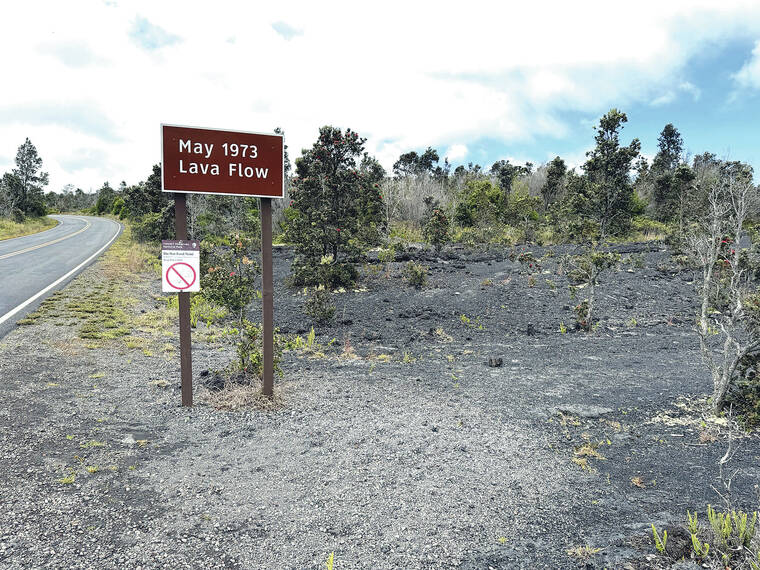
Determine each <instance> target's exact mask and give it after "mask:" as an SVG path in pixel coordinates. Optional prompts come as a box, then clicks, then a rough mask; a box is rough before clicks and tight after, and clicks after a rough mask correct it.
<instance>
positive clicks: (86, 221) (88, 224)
mask: <svg viewBox="0 0 760 570" xmlns="http://www.w3.org/2000/svg"><path fill="white" fill-rule="evenodd" d="M76 219H77V220H82V221H83V222H84V223H85V224H87V225H86V226H85V227H83V228H82V229H81V230H77V231H75V232H73V233H70V234H66V235H65V236H63V237H59V238H58V239H54V240H50V241H46V242H45V243H40V244H37V245H33V246H31V247H27V248H26V249H20V250H18V251H12V252H10V253H6V254H5V255H0V259H8V258H9V257H13V256H14V255H21V254H22V253H27V252H29V251H34V250H35V249H40V248H41V247H45V246H48V245H53V244H54V243H58V242H59V241H63V240H65V239H69V238H70V237H74V236H75V235H77V234H81V233H82V232H83V231H85V230H87V229H88V228H89V227H90V226H91V225H92V223H91V222H90V221H89V220H85V219H84V218H76Z"/></svg>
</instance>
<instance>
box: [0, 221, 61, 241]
mask: <svg viewBox="0 0 760 570" xmlns="http://www.w3.org/2000/svg"><path fill="white" fill-rule="evenodd" d="M57 225H58V221H57V220H54V219H53V218H49V217H47V216H43V217H41V218H27V219H26V220H24V221H23V222H20V223H19V222H14V221H12V220H8V219H5V218H0V241H2V240H4V239H12V238H16V237H21V236H28V235H31V234H36V233H39V232H44V231H45V230H49V229H50V228H54V227H55V226H57Z"/></svg>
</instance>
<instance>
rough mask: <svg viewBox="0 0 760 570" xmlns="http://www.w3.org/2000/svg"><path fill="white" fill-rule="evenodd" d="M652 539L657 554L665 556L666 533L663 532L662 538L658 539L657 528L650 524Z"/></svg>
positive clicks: (665, 531)
mask: <svg viewBox="0 0 760 570" xmlns="http://www.w3.org/2000/svg"><path fill="white" fill-rule="evenodd" d="M652 538H653V539H654V547H655V548H656V549H657V552H659V553H660V554H665V547H666V546H667V544H668V531H667V530H663V531H662V537H660V534H659V533H658V532H657V527H655V526H654V523H652Z"/></svg>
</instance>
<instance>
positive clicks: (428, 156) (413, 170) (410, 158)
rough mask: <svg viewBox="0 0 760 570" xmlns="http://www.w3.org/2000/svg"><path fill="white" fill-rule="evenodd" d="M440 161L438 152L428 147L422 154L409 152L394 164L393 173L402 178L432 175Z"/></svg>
mask: <svg viewBox="0 0 760 570" xmlns="http://www.w3.org/2000/svg"><path fill="white" fill-rule="evenodd" d="M439 160H440V158H439V156H438V151H437V150H435V149H434V148H431V147H427V149H426V150H425V152H423V153H422V154H417V153H416V152H415V151H411V152H407V153H404V154H402V155H401V156H400V157H399V159H398V160H397V161H396V162H395V163H394V164H393V173H394V174H395V175H396V176H400V177H402V176H419V175H421V174H432V173H433V172H434V171H435V165H437V164H438V161H439Z"/></svg>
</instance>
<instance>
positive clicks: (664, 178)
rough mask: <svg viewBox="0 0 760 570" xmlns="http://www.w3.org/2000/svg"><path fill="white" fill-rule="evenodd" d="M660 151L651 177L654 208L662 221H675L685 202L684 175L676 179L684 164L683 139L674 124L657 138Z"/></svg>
mask: <svg viewBox="0 0 760 570" xmlns="http://www.w3.org/2000/svg"><path fill="white" fill-rule="evenodd" d="M657 147H658V151H657V154H656V155H655V157H654V160H653V161H652V168H651V171H650V176H651V177H652V178H653V183H654V206H655V211H656V215H657V217H658V218H659V219H660V220H664V221H668V220H673V219H675V218H676V217H679V215H678V208H677V206H678V205H679V204H681V203H682V202H683V200H682V198H683V197H682V196H680V192H681V190H683V189H684V186H683V184H682V182H683V180H684V177H683V175H684V173H683V172H682V173H681V178H680V179H676V177H675V172H676V169H677V168H678V167H679V165H680V164H681V163H682V162H683V138H682V137H681V133H679V132H678V129H676V128H675V127H674V126H673V124H672V123H668V124H667V125H665V127H664V128H663V129H662V132H661V133H660V136H659V137H658V138H657Z"/></svg>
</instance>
